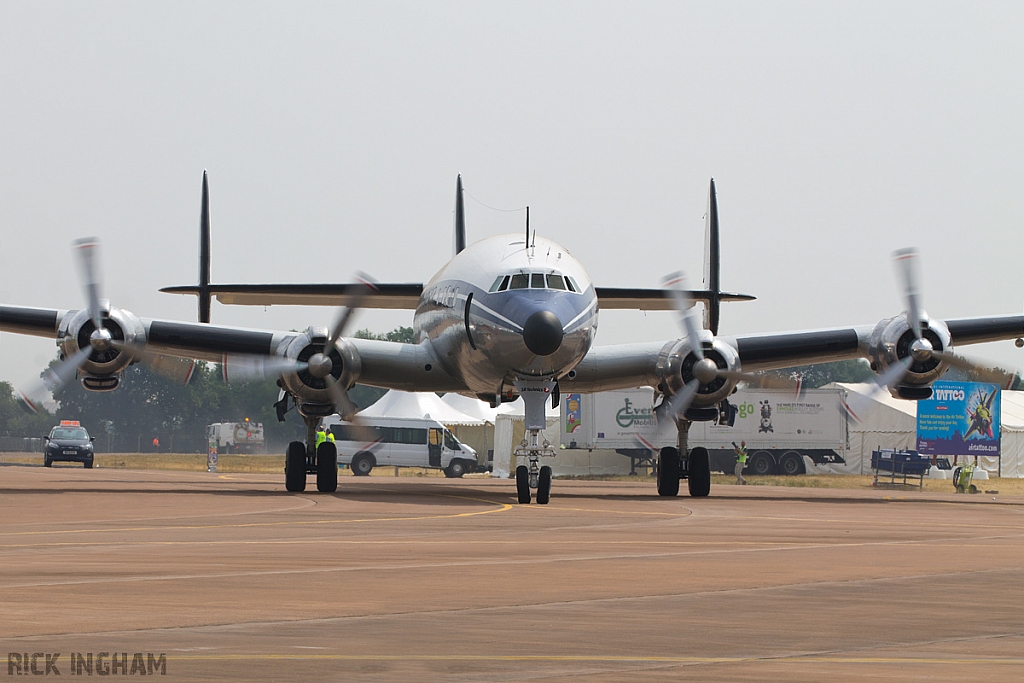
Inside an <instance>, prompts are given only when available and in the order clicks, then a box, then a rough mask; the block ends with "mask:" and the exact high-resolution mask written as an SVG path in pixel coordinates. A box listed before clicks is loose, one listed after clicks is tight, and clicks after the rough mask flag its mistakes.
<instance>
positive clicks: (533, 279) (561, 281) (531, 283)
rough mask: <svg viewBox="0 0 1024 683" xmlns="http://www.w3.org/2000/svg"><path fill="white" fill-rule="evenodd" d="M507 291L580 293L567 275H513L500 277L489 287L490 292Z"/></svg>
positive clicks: (574, 282)
mask: <svg viewBox="0 0 1024 683" xmlns="http://www.w3.org/2000/svg"><path fill="white" fill-rule="evenodd" d="M509 289H557V290H561V291H563V292H566V291H568V292H575V293H577V294H579V293H580V291H581V290H580V288H579V285H577V284H576V281H575V280H573V279H572V278H571V277H569V276H568V275H565V276H562V275H560V274H559V273H513V274H511V275H501V276H498V278H497V279H495V280H494V284H493V285H491V289H490V291H491V292H504V291H506V290H509Z"/></svg>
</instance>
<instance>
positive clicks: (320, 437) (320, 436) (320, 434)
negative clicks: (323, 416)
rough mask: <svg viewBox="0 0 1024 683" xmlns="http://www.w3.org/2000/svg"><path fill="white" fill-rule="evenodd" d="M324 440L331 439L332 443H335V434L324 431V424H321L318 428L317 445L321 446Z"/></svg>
mask: <svg viewBox="0 0 1024 683" xmlns="http://www.w3.org/2000/svg"><path fill="white" fill-rule="evenodd" d="M324 441H330V442H331V443H334V434H333V433H331V434H328V433H326V432H324V426H323V425H320V426H319V427H317V428H316V447H317V448H320V444H322V443H323V442H324ZM324 457H326V456H324Z"/></svg>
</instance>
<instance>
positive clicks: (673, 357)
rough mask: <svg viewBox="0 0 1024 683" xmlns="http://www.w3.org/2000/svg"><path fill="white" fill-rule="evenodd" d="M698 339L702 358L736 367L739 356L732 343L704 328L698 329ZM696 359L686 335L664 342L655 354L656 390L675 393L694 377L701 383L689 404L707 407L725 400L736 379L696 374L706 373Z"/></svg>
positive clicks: (720, 365)
mask: <svg viewBox="0 0 1024 683" xmlns="http://www.w3.org/2000/svg"><path fill="white" fill-rule="evenodd" d="M699 343H700V345H701V352H702V353H703V354H704V358H706V359H709V360H711V361H713V362H714V364H715V366H716V367H717V368H718V369H719V370H727V371H732V372H736V371H739V369H740V360H739V356H737V354H736V351H735V349H733V348H732V347H731V346H729V345H728V344H725V343H723V342H721V341H719V340H717V339H715V338H714V337H713V336H712V334H711V333H710V332H708V331H706V330H702V331H701V334H700V342H699ZM699 360H700V359H699V358H698V357H697V354H696V353H694V351H693V347H692V345H691V343H690V341H689V340H688V339H680V340H678V341H675V342H671V343H670V344H668V345H666V346H665V348H664V349H663V350H662V352H661V354H660V355H659V357H658V366H657V375H658V378H659V379H660V384H659V387H658V388H659V390H660V391H661V392H662V393H664V394H667V395H671V394H675V393H678V392H679V391H681V390H682V389H683V387H684V386H686V385H687V384H689V383H690V382H692V381H693V380H695V379H697V380H698V381H699V382H700V384H699V387H698V389H697V395H696V396H695V397H694V399H693V403H692V404H691V406H692V407H695V408H707V407H711V406H716V405H718V404H719V403H721V402H722V401H724V400H725V399H726V398H727V397H728V396H729V395H730V394H731V393H732V392H733V390H734V389H735V388H736V384H737V381H736V380H733V379H729V378H726V377H721V376H718V377H712V378H710V379H709V378H708V377H707V376H702V377H698V375H704V374H705V373H703V372H701V370H700V369H699V368H698V367H697V364H698V362H699Z"/></svg>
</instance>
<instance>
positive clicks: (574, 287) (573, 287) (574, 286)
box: [565, 275, 583, 294]
mask: <svg viewBox="0 0 1024 683" xmlns="http://www.w3.org/2000/svg"><path fill="white" fill-rule="evenodd" d="M565 281H566V282H567V283H568V285H569V291H570V292H576V293H577V294H582V293H583V290H582V289H580V285H579V283H578V282H576V280H575V279H573V278H572V277H570V276H568V275H566V276H565Z"/></svg>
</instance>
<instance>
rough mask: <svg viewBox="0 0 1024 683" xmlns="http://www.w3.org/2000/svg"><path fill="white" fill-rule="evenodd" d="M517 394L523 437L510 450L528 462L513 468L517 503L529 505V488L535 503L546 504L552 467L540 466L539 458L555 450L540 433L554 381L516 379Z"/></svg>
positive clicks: (550, 455) (548, 498)
mask: <svg viewBox="0 0 1024 683" xmlns="http://www.w3.org/2000/svg"><path fill="white" fill-rule="evenodd" d="M515 386H516V389H517V390H518V391H519V395H520V396H522V398H523V402H524V403H525V404H526V438H525V439H523V441H522V443H520V445H519V447H518V448H517V449H516V450H515V452H514V453H513V455H514V456H516V457H517V458H526V460H527V462H528V463H529V465H519V466H518V467H516V494H517V498H518V500H519V502H520V503H521V504H523V505H528V504H529V503H530V498H531V490H533V489H536V491H537V504H538V505H547V504H548V501H549V500H550V499H551V468H550V467H548V466H547V465H544V466H543V467H541V465H540V459H541V457H551V458H553V457H555V449H554V448H552V447H551V444H550V443H548V442H547V441H545V440H543V439H542V436H541V432H542V431H543V430H544V427H545V426H546V415H545V412H546V406H547V402H548V397H550V396H551V392H552V391H553V390H555V387H556V384H555V382H554V381H553V380H544V381H537V380H530V381H517V382H516V383H515Z"/></svg>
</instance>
